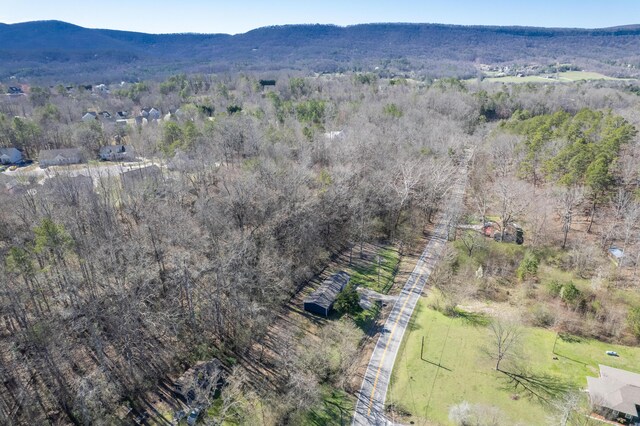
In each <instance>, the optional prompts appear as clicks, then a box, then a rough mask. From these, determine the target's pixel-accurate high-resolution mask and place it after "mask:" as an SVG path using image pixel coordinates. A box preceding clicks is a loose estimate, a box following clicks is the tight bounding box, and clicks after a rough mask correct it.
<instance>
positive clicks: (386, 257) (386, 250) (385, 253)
mask: <svg viewBox="0 0 640 426" xmlns="http://www.w3.org/2000/svg"><path fill="white" fill-rule="evenodd" d="M354 251H356V250H354ZM356 257H357V254H354V259H355V258H356ZM378 258H379V261H380V262H379V263H378ZM372 259H373V260H369V261H362V260H360V259H357V260H356V261H355V262H354V265H353V266H352V267H350V268H348V269H347V272H349V274H350V275H351V283H353V284H354V285H356V286H363V287H366V288H370V289H371V290H374V291H377V292H378V293H383V294H386V293H388V292H389V289H390V288H391V286H392V285H393V280H394V278H395V272H396V267H397V266H398V263H399V262H400V253H398V250H396V249H395V248H393V247H383V248H380V249H379V250H378V251H377V252H376V253H375V255H374V256H373V257H372Z"/></svg>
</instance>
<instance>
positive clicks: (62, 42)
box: [0, 21, 640, 81]
mask: <svg viewBox="0 0 640 426" xmlns="http://www.w3.org/2000/svg"><path fill="white" fill-rule="evenodd" d="M534 62H537V63H541V64H552V63H557V62H560V63H568V62H570V63H574V64H577V65H581V66H584V67H588V68H590V69H594V70H599V71H602V72H605V73H608V74H613V75H621V76H622V75H624V76H637V75H638V73H639V69H640V26H638V25H631V26H624V27H615V28H603V29H565V28H560V29H550V28H530V27H482V26H454V25H438V24H363V25H354V26H348V27H338V26H333V25H285V26H275V27H265V28H258V29H255V30H252V31H249V32H247V33H244V34H237V35H228V34H144V33H136V32H127V31H114V30H101V29H87V28H83V27H79V26H77V25H72V24H68V23H65V22H60V21H38V22H25V23H20V24H12V25H6V24H0V80H4V79H6V78H7V77H8V76H10V75H17V76H19V77H30V78H36V79H38V78H40V79H46V80H64V81H86V80H87V79H90V78H94V79H95V78H100V79H101V80H106V81H108V80H112V81H117V80H121V79H136V78H151V77H154V76H162V75H166V74H171V73H175V72H178V71H187V72H225V71H240V70H242V71H270V70H281V69H285V70H304V71H315V72H336V71H349V70H365V71H366V70H373V69H374V68H375V67H378V68H379V70H383V71H388V72H390V73H403V72H409V71H414V72H415V73H417V74H418V75H425V76H431V77H439V76H458V77H471V76H473V75H475V74H476V65H477V64H480V63H483V64H510V63H520V64H522V63H534ZM629 64H631V66H629Z"/></svg>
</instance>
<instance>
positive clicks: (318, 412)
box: [302, 387, 355, 426]
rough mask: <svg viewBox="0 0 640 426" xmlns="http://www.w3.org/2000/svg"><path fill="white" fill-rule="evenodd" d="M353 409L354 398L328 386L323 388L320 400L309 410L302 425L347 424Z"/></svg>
mask: <svg viewBox="0 0 640 426" xmlns="http://www.w3.org/2000/svg"><path fill="white" fill-rule="evenodd" d="M354 410H355V398H354V397H353V396H351V395H349V394H348V393H346V392H344V391H341V390H336V389H333V388H330V387H325V388H323V393H322V402H321V403H320V404H319V405H318V406H317V407H316V408H314V409H312V410H310V411H309V413H308V414H307V417H306V418H305V419H304V421H303V423H302V425H303V426H323V425H343V424H348V423H349V421H350V420H351V415H352V414H353V412H354Z"/></svg>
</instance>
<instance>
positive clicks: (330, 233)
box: [0, 28, 640, 425]
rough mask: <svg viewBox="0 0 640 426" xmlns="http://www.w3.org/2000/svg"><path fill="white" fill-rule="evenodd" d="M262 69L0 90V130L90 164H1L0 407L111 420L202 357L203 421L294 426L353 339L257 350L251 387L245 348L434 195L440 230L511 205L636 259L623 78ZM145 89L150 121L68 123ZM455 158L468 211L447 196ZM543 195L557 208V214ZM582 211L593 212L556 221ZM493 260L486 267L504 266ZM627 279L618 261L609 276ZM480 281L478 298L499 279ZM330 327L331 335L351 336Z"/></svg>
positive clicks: (502, 217) (539, 241) (567, 241)
mask: <svg viewBox="0 0 640 426" xmlns="http://www.w3.org/2000/svg"><path fill="white" fill-rule="evenodd" d="M311 29H313V28H310V30H311ZM329 30H333V29H331V28H330V29H329ZM352 30H353V29H349V31H352ZM264 31H268V30H264ZM336 31H337V30H336ZM340 31H342V30H340ZM345 31H347V30H345ZM486 31H488V30H486ZM630 37H632V38H633V37H636V36H635V35H633V34H632V35H631V36H630ZM633 40H635V38H634V39H633ZM264 83H265V82H264V81H262V84H261V81H260V80H258V79H257V78H254V77H252V76H248V75H234V76H233V77H231V76H229V77H220V76H215V75H184V74H182V75H176V76H172V77H170V78H167V79H166V80H164V81H162V82H154V81H146V82H140V83H135V84H126V85H122V86H120V85H118V86H117V87H112V89H111V91H110V92H108V93H107V92H102V93H97V92H96V91H95V90H93V91H92V90H84V89H82V88H78V87H76V86H73V87H72V88H71V89H70V88H69V87H70V86H64V85H60V86H57V87H52V88H49V87H36V86H32V87H31V88H30V93H29V95H28V96H18V97H6V98H4V99H2V100H0V146H3V147H16V148H19V149H20V150H21V151H22V152H23V153H24V154H25V156H26V157H28V158H29V159H31V160H38V153H39V152H40V151H41V150H46V149H61V148H79V149H81V150H82V151H83V152H84V155H85V158H86V159H87V160H88V162H86V163H85V164H82V165H74V166H59V167H54V168H52V169H47V170H40V169H39V168H38V167H37V164H33V165H30V166H26V167H20V168H18V170H15V171H12V172H7V173H3V174H2V175H0V178H1V179H2V186H1V187H0V209H1V213H0V223H1V226H0V257H1V258H2V262H0V274H1V275H2V277H3V288H2V291H1V293H0V313H1V315H2V322H1V323H0V339H1V341H2V344H1V345H0V348H1V349H0V351H1V352H0V377H1V379H2V384H1V385H0V422H2V423H4V424H87V425H88V424H119V423H122V424H127V423H128V422H130V420H127V419H126V418H123V417H122V416H121V415H120V410H119V408H120V407H123V406H126V407H133V408H139V407H140V400H141V399H142V396H143V395H144V394H145V393H146V392H148V391H150V390H153V389H155V388H156V387H158V386H159V384H161V383H163V380H164V379H166V377H167V376H168V375H176V374H179V373H181V372H182V371H184V370H185V369H187V368H188V367H189V366H191V365H193V364H194V363H195V362H196V361H200V360H207V359H210V358H212V357H216V358H218V359H220V360H222V361H223V363H224V364H225V368H226V369H227V370H228V374H229V377H228V382H229V383H231V384H232V385H233V386H231V385H230V386H229V387H228V389H229V390H228V391H227V390H224V391H223V395H226V396H225V397H223V402H222V403H221V404H222V405H223V407H222V408H220V410H219V411H218V412H217V414H210V415H209V417H208V418H206V419H205V421H209V422H211V424H219V423H215V422H221V421H222V420H224V419H230V418H233V419H235V421H237V422H239V423H245V424H252V418H251V417H250V415H249V414H248V413H249V411H250V410H249V409H248V408H247V406H248V405H250V403H249V402H250V400H251V401H254V402H253V407H261V410H262V414H261V415H262V421H263V422H264V423H270V422H272V423H274V424H283V423H289V424H296V423H297V421H296V419H298V418H299V417H297V416H301V415H304V414H305V413H306V412H308V410H309V409H310V408H311V407H313V406H314V404H317V403H318V398H319V396H318V392H319V391H318V390H317V388H318V387H319V386H320V384H326V383H331V385H332V386H337V387H342V388H344V389H345V390H346V391H348V392H350V391H351V390H352V389H350V388H349V385H348V384H347V383H343V382H342V381H341V379H340V374H339V373H340V372H342V371H343V370H344V369H346V368H347V367H348V365H349V363H350V362H352V360H353V357H355V356H356V351H355V349H353V348H351V347H350V346H349V345H347V344H344V345H343V346H344V347H343V349H344V350H345V351H346V352H345V353H346V354H345V355H344V359H343V361H342V362H341V363H340V364H339V365H338V366H333V367H331V368H334V369H335V371H333V372H332V373H327V370H326V368H325V367H322V368H320V367H319V364H318V363H319V362H321V360H318V359H317V358H313V357H311V356H309V354H308V353H307V354H306V355H303V353H302V352H304V351H303V350H302V348H297V349H295V350H293V349H292V352H291V355H290V357H282V358H281V359H280V361H279V362H280V364H279V365H276V366H271V367H273V368H275V369H278V370H279V371H281V372H286V374H280V375H278V379H277V380H274V381H273V382H272V383H266V381H263V380H260V379H259V378H256V376H255V375H251V374H250V371H251V369H252V367H253V366H255V365H257V364H260V361H261V360H259V359H257V358H256V357H255V353H254V352H253V351H252V350H251V348H252V347H254V346H255V344H256V342H260V341H261V339H262V338H263V337H264V335H265V333H266V332H267V328H268V327H269V326H270V324H272V322H273V320H274V318H275V316H276V315H277V314H278V312H280V311H281V310H282V309H283V307H284V306H285V304H286V303H287V302H288V301H289V300H290V299H291V298H292V297H294V296H295V295H296V294H297V293H298V291H300V290H301V289H302V288H304V287H305V286H306V285H307V284H308V282H309V281H310V280H311V279H312V278H313V277H314V276H315V275H316V274H317V273H319V272H320V271H321V270H322V269H323V268H324V267H325V265H326V264H327V263H328V262H329V261H330V260H331V259H332V256H334V255H336V254H338V253H342V252H345V250H350V249H351V248H352V247H354V246H358V245H361V244H362V243H363V242H373V241H381V240H384V241H393V242H396V243H399V244H400V246H402V245H404V244H406V245H407V246H409V245H411V244H413V243H414V241H415V239H416V238H417V236H416V235H421V233H422V229H424V228H425V226H428V224H429V222H430V221H431V220H433V218H434V217H436V216H438V215H441V214H452V217H451V222H452V223H453V224H454V225H455V224H457V223H458V222H460V223H463V222H464V220H465V218H468V217H469V216H483V217H484V216H491V215H493V216H497V217H498V219H499V221H500V222H501V224H502V226H503V228H506V227H507V226H508V225H509V224H510V223H511V222H513V221H515V220H517V221H518V222H520V223H521V224H522V225H523V226H524V227H525V229H526V231H527V242H526V244H527V245H528V246H530V247H532V248H536V247H543V246H546V245H549V246H558V247H560V246H561V247H562V248H563V249H566V250H573V251H572V253H573V257H572V259H573V262H574V263H573V264H572V265H574V266H575V265H577V264H580V262H582V263H584V262H585V261H586V260H585V259H589V258H590V257H591V258H598V257H602V258H604V256H605V254H604V253H605V250H606V248H607V247H609V246H610V245H611V244H612V242H616V243H617V244H621V246H622V247H624V249H625V251H626V253H628V259H629V260H628V262H629V263H628V265H627V266H628V267H629V268H630V269H629V274H631V273H633V276H635V264H636V263H637V259H638V257H639V256H640V245H639V244H638V242H639V240H640V239H639V236H640V233H639V230H638V227H637V223H636V222H637V221H635V220H629V219H628V218H629V217H630V216H629V215H630V213H629V212H630V211H633V212H635V213H634V214H635V216H633V217H638V212H640V209H638V207H637V206H638V205H639V204H638V201H637V190H638V182H639V181H638V172H639V171H640V170H639V166H638V144H637V132H636V128H637V126H638V125H640V116H639V115H638V105H639V100H640V99H639V98H638V96H637V95H636V94H635V93H634V91H633V90H632V88H630V87H629V85H628V83H623V84H621V83H616V82H610V83H603V82H599V83H595V82H592V83H580V84H571V85H561V84H559V85H533V84H529V85H511V86H507V85H497V84H496V85H492V84H483V83H481V82H476V83H465V82H461V81H460V80H456V79H441V80H437V81H435V82H433V83H425V82H418V81H415V80H408V79H385V78H381V77H379V76H377V75H373V74H350V75H344V76H336V75H326V76H321V77H317V78H311V77H307V78H300V77H289V76H286V75H284V74H280V75H278V78H277V81H274V82H273V83H274V85H271V82H269V84H264ZM149 107H154V108H156V109H157V110H159V111H161V112H162V116H161V118H160V119H157V120H151V119H150V120H146V119H145V120H144V122H141V123H142V124H140V125H139V124H137V123H136V122H133V124H132V123H131V122H129V123H128V124H127V125H125V126H123V125H120V124H119V123H116V122H115V121H113V120H101V119H95V120H89V121H83V119H82V117H83V115H84V114H85V113H86V112H87V111H95V112H101V111H110V112H111V114H115V112H116V111H127V112H128V113H129V115H130V116H134V115H137V114H139V113H141V111H142V110H143V108H149ZM116 143H117V144H126V145H131V146H133V147H134V148H135V152H136V155H137V156H138V157H140V159H141V160H143V161H147V162H148V163H149V164H152V165H150V166H149V167H146V168H141V169H136V170H133V171H129V172H126V173H121V174H119V173H115V174H114V173H112V172H107V171H106V170H107V169H108V168H109V167H110V166H109V165H107V164H106V163H104V162H98V161H97V158H98V152H99V150H100V148H101V147H102V146H105V145H112V144H116ZM470 153H471V154H472V155H473V156H472V159H471V170H470V174H471V178H470V189H469V195H468V199H467V203H466V204H467V210H468V211H465V212H456V214H455V215H453V213H452V212H443V211H442V209H441V207H442V205H443V200H445V199H446V198H447V197H448V196H449V195H448V191H449V190H450V187H451V184H452V182H453V180H454V179H453V177H454V176H455V175H456V174H457V173H458V170H459V169H458V168H459V167H460V164H461V162H462V161H463V159H465V158H466V157H467V156H468V155H469V154H470ZM65 170H66V171H65ZM68 170H75V171H76V172H77V173H69V172H68ZM109 170H110V169H109ZM83 176H84V177H85V179H83ZM86 176H88V177H90V178H91V179H90V181H89V183H87V180H86ZM572 194H573V195H572ZM553 206H557V209H562V208H564V209H565V210H566V212H561V213H562V214H561V215H560V216H556V213H557V211H559V210H557V209H556V210H554V209H555V207H553ZM545 209H547V210H545ZM549 210H551V211H549ZM577 216H584V217H586V218H588V229H587V227H585V229H583V230H581V231H577V230H576V229H575V224H574V227H573V228H572V226H571V222H570V221H571V220H572V218H573V220H574V221H575V220H576V217H577ZM558 217H560V218H561V220H564V222H562V223H561V220H559V219H558ZM612 218H613V219H612ZM559 229H561V230H564V232H558V230H559ZM578 234H580V235H588V236H593V235H597V236H598V237H599V238H598V237H595V238H591V239H580V241H579V240H578V237H577V235H578ZM474 238H475V237H474ZM473 244H475V243H473V242H472V243H471V244H470V246H471V249H470V251H469V253H471V252H472V251H473V250H474V246H473ZM588 250H590V251H588ZM631 259H636V260H633V261H632V260H631ZM499 261H500V260H499V259H498V260H494V261H493V262H494V263H493V264H491V265H489V266H487V268H486V270H487V276H491V274H492V273H493V274H495V275H496V276H498V275H500V274H503V273H504V274H506V271H508V270H509V267H508V266H504V265H499V264H497V262H499ZM490 263H491V262H490ZM445 264H446V263H445ZM583 267H584V268H585V274H587V275H588V274H589V273H592V272H589V270H591V266H590V265H583ZM491 268H493V269H491ZM454 269H455V272H456V273H455V274H453V275H451V276H449V277H448V278H447V279H446V280H444V281H442V280H443V279H441V281H440V282H437V283H435V284H434V285H439V286H440V287H442V288H443V293H445V294H447V295H448V297H450V300H451V303H452V304H453V305H455V304H456V303H459V302H460V301H461V300H462V299H463V298H464V297H467V296H468V295H469V289H468V288H463V287H464V284H465V283H469V282H473V281H467V280H466V279H465V278H464V277H465V276H464V274H463V273H465V271H464V270H460V269H459V268H454ZM631 271H632V272H631ZM467 272H468V271H467ZM456 274H458V275H456ZM460 274H462V275H460ZM525 275H526V274H525ZM587 275H585V276H587ZM443 276H444V275H442V274H441V275H440V277H443ZM632 282H633V279H632V278H630V275H629V276H626V277H625V276H623V275H620V276H618V277H617V278H616V281H615V284H616V285H619V286H630V285H631V283H632ZM495 285H497V284H495V283H493V284H492V285H491V286H490V285H487V286H485V287H482V288H480V289H476V290H474V291H476V294H477V295H476V296H474V297H487V298H490V297H492V295H494V296H495V294H497V290H496V287H492V286H495ZM559 285H560V286H562V285H563V284H562V283H560V284H559ZM559 294H564V295H566V294H567V291H566V290H565V291H562V290H561V289H559V290H558V295H559ZM600 296H601V297H605V296H606V295H605V294H602V295H600ZM600 296H598V297H600ZM558 297H559V296H558ZM565 297H568V296H565ZM567 300H568V302H567V304H566V305H563V306H561V307H559V308H558V309H561V310H562V312H565V315H567V316H571V318H580V317H582V318H588V321H586V322H585V324H588V325H590V326H592V328H590V329H588V328H587V327H582V328H581V327H579V326H578V325H576V324H579V321H565V322H564V323H563V322H562V321H559V322H558V324H559V326H560V327H565V328H569V327H571V330H572V331H573V332H576V333H580V334H583V335H589V336H596V337H598V338H603V339H609V340H611V341H616V340H619V341H625V342H628V343H629V342H634V341H635V340H634V339H636V338H640V335H639V334H640V333H638V324H637V323H634V322H633V321H634V319H633V318H635V317H633V316H632V315H631V314H629V317H628V318H629V320H628V321H627V316H626V315H627V311H629V312H631V313H633V312H634V311H633V309H636V310H638V309H640V308H638V307H634V306H632V305H622V306H623V307H622V308H620V310H618V309H613V306H614V302H615V303H616V305H615V306H619V305H620V304H619V303H618V301H613V300H609V299H607V300H605V301H604V302H603V304H602V305H601V308H600V310H599V311H597V312H595V311H594V309H595V308H593V306H595V305H594V304H593V303H591V304H590V305H589V304H588V303H587V302H583V306H582V307H580V303H581V302H580V300H586V299H584V298H583V299H580V298H579V297H578V296H575V297H574V298H571V299H570V300H569V299H567ZM603 300H604V299H603ZM592 301H593V299H591V300H590V301H589V302H592ZM607 306H611V307H612V308H611V309H607ZM590 315H591V316H590ZM598 315H599V316H598ZM607 315H608V316H607ZM636 316H637V315H636ZM535 318H537V319H538V320H540V321H541V322H540V324H541V325H543V326H544V325H545V324H544V321H542V320H541V319H540V318H539V317H535ZM535 318H534V319H532V320H531V321H534V320H535ZM543 319H544V318H543ZM613 319H615V321H613ZM637 320H638V319H637V318H636V319H635V321H637ZM611 321H613V323H615V325H616V327H615V329H614V328H613V327H612V326H611V327H610V324H612V322H611ZM598 324H599V325H598ZM546 325H547V326H550V323H547V324H546ZM634 327H635V328H634ZM328 330H330V329H328ZM327 333H328V334H327V335H328V336H329V337H328V338H330V339H333V340H336V339H338V337H336V336H340V335H343V334H344V333H351V334H354V333H355V331H354V330H351V329H350V328H348V327H347V329H346V330H345V329H341V330H333V331H331V333H333V334H331V333H329V332H327ZM354 335H356V336H358V338H360V337H361V336H359V335H357V334H354ZM352 349H353V350H352ZM301 351H302V352H301ZM347 352H348V353H347ZM341 359H342V358H341ZM325 361H326V360H325ZM234 386H235V387H234ZM234 389H235V390H236V392H237V393H235V394H234V393H233V390H234ZM239 395H243V396H242V397H240V396H239ZM233 397H235V398H236V400H234V399H233ZM252 398H254V400H252ZM239 400H240V401H241V402H242V404H239V403H238V401H239ZM255 401H258V402H255ZM234 404H236V405H234ZM265 411H267V412H268V414H265ZM265 416H267V417H266V418H267V419H270V420H268V421H267V420H265Z"/></svg>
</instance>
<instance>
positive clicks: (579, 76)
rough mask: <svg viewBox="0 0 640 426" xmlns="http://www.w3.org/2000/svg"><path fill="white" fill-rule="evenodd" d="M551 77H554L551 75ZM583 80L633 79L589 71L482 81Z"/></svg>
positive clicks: (534, 81) (563, 81) (555, 81)
mask: <svg viewBox="0 0 640 426" xmlns="http://www.w3.org/2000/svg"><path fill="white" fill-rule="evenodd" d="M551 77H555V75H552V76H551ZM584 80H618V81H628V80H634V79H625V78H615V77H609V76H606V75H604V74H600V73H597V72H590V71H564V72H560V73H558V74H557V78H546V77H543V76H538V75H530V76H524V77H516V76H505V77H487V78H485V79H484V80H483V81H486V82H491V83H569V82H573V81H584Z"/></svg>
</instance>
